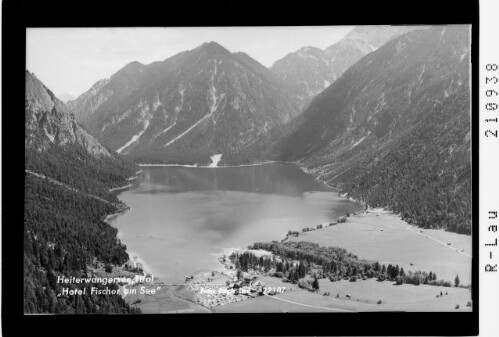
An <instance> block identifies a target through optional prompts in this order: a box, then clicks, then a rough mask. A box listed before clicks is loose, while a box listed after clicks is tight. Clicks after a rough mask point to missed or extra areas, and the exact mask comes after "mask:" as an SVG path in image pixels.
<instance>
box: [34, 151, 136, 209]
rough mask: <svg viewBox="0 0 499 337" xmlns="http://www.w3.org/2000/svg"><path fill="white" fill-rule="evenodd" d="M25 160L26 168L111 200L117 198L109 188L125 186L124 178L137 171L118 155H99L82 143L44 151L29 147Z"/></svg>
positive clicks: (115, 200)
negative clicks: (90, 152) (91, 151)
mask: <svg viewBox="0 0 499 337" xmlns="http://www.w3.org/2000/svg"><path fill="white" fill-rule="evenodd" d="M25 163H26V169H27V170H30V171H33V172H35V173H39V174H43V175H45V176H47V177H50V178H53V179H55V180H57V181H60V182H61V183H64V184H66V185H69V186H71V187H73V188H76V189H78V190H80V191H83V192H86V193H89V194H92V195H95V196H98V197H101V198H103V199H106V200H109V201H112V202H117V201H118V199H117V198H116V197H115V196H114V195H113V194H110V193H108V189H109V188H113V187H120V186H123V185H125V184H126V181H125V179H126V178H128V177H131V176H133V175H134V174H135V172H136V170H137V167H136V166H135V165H133V164H131V163H129V162H127V161H124V160H123V159H121V158H120V157H119V156H116V158H113V159H108V158H105V157H102V158H96V157H94V156H92V155H90V154H89V153H88V152H87V151H86V150H85V149H84V148H82V147H79V146H73V147H69V146H68V147H67V148H64V147H52V148H49V149H47V150H45V151H43V152H38V151H36V150H33V149H30V148H26V149H25Z"/></svg>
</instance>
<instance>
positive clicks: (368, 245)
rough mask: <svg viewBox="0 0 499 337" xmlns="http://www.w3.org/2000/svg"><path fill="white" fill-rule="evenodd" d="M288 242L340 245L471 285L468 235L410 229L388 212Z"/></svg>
mask: <svg viewBox="0 0 499 337" xmlns="http://www.w3.org/2000/svg"><path fill="white" fill-rule="evenodd" d="M427 236H428V237H427ZM429 237H432V238H434V239H436V240H438V241H440V242H443V244H442V243H439V242H437V241H436V240H433V239H431V238H429ZM289 240H294V241H309V242H315V243H318V244H319V245H321V246H339V247H342V248H345V249H346V250H347V251H349V252H352V253H353V254H356V255H358V256H359V257H360V258H363V259H369V260H377V261H379V262H380V263H384V264H389V263H391V264H398V265H399V266H400V267H403V268H404V270H405V271H409V270H413V271H414V270H421V271H426V272H429V271H433V272H436V273H437V277H438V279H443V280H446V281H451V282H453V281H454V277H455V276H456V274H458V275H459V278H460V279H461V283H462V284H470V283H471V257H469V256H467V255H465V254H469V255H471V242H472V241H471V236H469V235H460V234H455V233H449V232H445V231H442V230H427V229H420V228H417V227H413V226H410V227H409V225H408V224H407V223H406V222H404V221H402V220H401V219H400V218H399V217H398V216H396V215H394V214H391V213H387V212H369V213H360V214H357V215H355V216H351V217H349V218H348V220H347V222H346V223H340V224H337V225H335V226H330V227H325V228H324V229H322V230H316V231H312V232H307V233H300V235H299V236H298V237H291V238H290V239H289ZM447 243H451V245H450V246H448V245H447ZM456 250H457V251H456ZM462 250H464V252H462ZM411 264H412V265H411Z"/></svg>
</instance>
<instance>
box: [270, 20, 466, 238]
mask: <svg viewBox="0 0 499 337" xmlns="http://www.w3.org/2000/svg"><path fill="white" fill-rule="evenodd" d="M469 71H470V32H469V28H468V27H466V26H444V27H433V28H431V29H427V30H416V31H413V32H410V33H407V34H405V35H402V36H400V37H398V38H396V39H394V40H392V41H390V42H388V43H386V44H385V45H384V46H382V47H381V48H379V49H377V50H376V51H374V52H372V53H370V54H368V55H367V56H365V57H364V58H362V59H361V60H360V61H359V62H357V63H356V64H355V65H353V66H352V67H351V68H349V69H348V70H347V71H345V72H344V73H343V75H342V76H341V77H340V78H339V79H338V80H336V81H335V82H334V83H333V84H332V85H331V86H330V87H328V88H327V89H326V90H324V91H323V92H322V93H321V94H319V95H318V96H317V97H316V98H315V99H314V100H313V101H312V102H311V104H310V106H309V107H308V108H307V109H306V111H304V112H303V113H302V114H301V115H300V116H298V117H297V118H296V119H295V120H294V121H293V122H292V123H289V125H288V126H287V127H286V128H284V131H283V128H280V129H279V130H280V131H279V132H278V134H280V135H282V137H283V138H282V139H280V140H278V145H277V146H274V150H273V153H274V155H275V156H277V158H278V159H281V160H286V161H299V162H301V163H303V164H304V165H306V166H307V167H308V168H309V169H311V170H312V172H314V173H315V174H316V175H318V176H319V177H320V178H321V179H322V180H324V181H326V182H327V183H329V184H332V185H336V186H338V187H341V188H342V190H343V191H344V192H348V193H349V195H350V196H353V197H354V198H358V199H360V200H364V201H367V202H368V204H370V205H372V206H390V207H392V208H393V209H394V210H396V211H399V212H401V213H402V214H403V215H404V217H405V218H407V219H408V221H411V222H414V223H417V224H418V225H421V226H424V227H445V228H448V229H450V230H454V231H457V232H463V233H469V232H470V231H471V165H470V164H471V163H470V158H471V147H470V146H471V134H470V132H471V131H470V85H469V80H470V78H469ZM274 159H275V158H274Z"/></svg>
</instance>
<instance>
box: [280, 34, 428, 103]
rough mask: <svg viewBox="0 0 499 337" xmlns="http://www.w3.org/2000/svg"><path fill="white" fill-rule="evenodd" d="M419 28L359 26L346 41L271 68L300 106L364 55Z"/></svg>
mask: <svg viewBox="0 0 499 337" xmlns="http://www.w3.org/2000/svg"><path fill="white" fill-rule="evenodd" d="M416 28H418V27H411V26H406V27H404V26H360V27H356V28H354V29H353V30H352V31H351V32H350V33H348V34H347V35H346V36H345V37H344V38H343V39H341V40H340V41H338V42H336V43H335V44H333V45H331V46H329V47H328V48H326V49H324V50H321V49H319V48H314V47H303V48H301V49H299V50H297V51H296V52H294V53H290V54H288V55H286V56H285V57H284V58H282V59H280V60H277V61H276V62H274V64H273V65H272V67H271V68H270V69H271V71H272V72H273V73H275V74H276V75H277V76H278V77H279V78H281V79H282V80H283V81H284V82H286V83H287V84H288V85H290V86H291V87H292V88H294V89H295V91H296V92H297V98H298V99H299V103H300V107H306V105H307V104H308V103H310V101H311V99H312V98H313V97H315V96H316V95H317V94H319V93H320V92H321V91H323V90H324V89H325V88H327V87H328V86H329V85H330V84H331V83H333V82H334V81H335V80H336V79H338V78H339V77H340V76H341V75H342V74H343V72H344V71H345V70H347V69H348V68H349V67H350V66H351V65H353V64H354V63H355V62H357V61H358V60H360V59H361V58H362V57H363V56H365V55H367V54H368V53H370V52H372V51H374V50H376V49H378V48H379V47H381V46H382V45H384V44H385V43H386V42H388V41H390V40H391V39H394V38H396V37H398V36H400V35H402V34H404V33H407V32H409V31H411V30H414V29H416Z"/></svg>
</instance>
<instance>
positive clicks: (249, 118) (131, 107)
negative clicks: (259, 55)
mask: <svg viewBox="0 0 499 337" xmlns="http://www.w3.org/2000/svg"><path fill="white" fill-rule="evenodd" d="M70 106H71V107H72V109H73V110H74V111H75V112H76V113H77V115H78V118H79V120H80V121H81V122H82V123H83V125H84V126H85V127H86V128H87V130H89V132H90V133H92V134H93V135H94V136H96V137H97V139H98V140H99V141H101V142H102V143H103V144H105V145H106V146H108V147H110V148H111V149H114V150H116V151H117V152H118V153H121V154H126V155H130V156H132V157H134V158H136V159H137V160H140V161H159V162H174V163H206V162H209V161H210V159H209V157H210V156H212V155H214V154H218V153H220V154H223V155H225V154H230V153H234V152H237V151H239V150H241V149H242V148H244V147H245V146H246V145H247V144H248V143H250V142H252V141H254V140H255V139H256V138H257V137H258V136H260V135H261V134H263V133H265V132H266V131H268V130H270V129H271V128H273V127H275V126H278V125H282V124H284V123H286V122H288V121H289V120H291V119H292V118H293V117H295V116H296V115H297V114H298V113H299V109H298V104H297V101H296V99H295V95H293V92H292V90H291V89H290V88H288V86H287V85H286V84H285V83H283V81H282V80H280V79H279V78H278V77H277V76H276V75H275V74H273V73H272V72H270V71H269V70H268V69H267V68H265V67H264V66H263V65H261V64H260V63H258V62H257V61H255V60H254V59H252V58H251V57H250V56H248V55H246V54H244V53H231V52H229V51H228V50H227V49H225V48H224V47H222V46H220V45H219V44H217V43H215V42H209V43H204V44H203V45H201V46H199V47H197V48H195V49H193V50H190V51H185V52H182V53H179V54H177V55H175V56H173V57H171V58H168V59H166V60H164V61H159V62H154V63H152V64H149V65H143V64H141V63H139V62H132V63H130V64H128V65H126V66H125V67H124V68H122V69H121V70H120V71H118V72H117V73H115V74H114V75H112V76H111V77H110V78H109V79H106V80H101V81H99V82H97V83H96V84H95V85H94V86H93V87H92V88H91V89H90V90H89V91H87V92H85V93H84V94H82V95H81V96H80V97H78V98H77V99H76V100H74V101H72V102H70ZM223 160H224V158H222V161H223Z"/></svg>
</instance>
